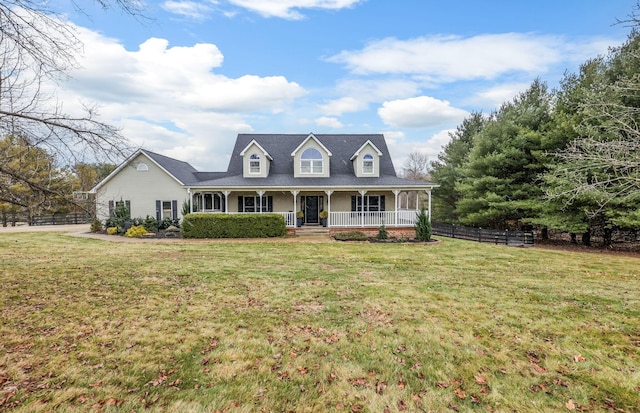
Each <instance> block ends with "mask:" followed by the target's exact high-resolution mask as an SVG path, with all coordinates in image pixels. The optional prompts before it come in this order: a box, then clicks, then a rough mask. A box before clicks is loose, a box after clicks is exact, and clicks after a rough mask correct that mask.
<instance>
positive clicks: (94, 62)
mask: <svg viewBox="0 0 640 413" xmlns="http://www.w3.org/2000/svg"><path fill="white" fill-rule="evenodd" d="M55 3H56V6H55V7H58V8H59V9H58V11H59V12H61V13H62V14H63V15H64V16H65V18H66V19H67V20H68V21H69V22H71V23H72V24H73V25H75V26H76V28H77V30H78V34H79V37H80V38H81V39H82V40H83V42H84V54H83V56H82V57H81V58H80V59H79V61H80V63H81V67H80V68H78V69H76V70H74V71H73V72H72V73H71V78H70V79H69V80H67V81H66V82H65V83H63V84H62V85H61V87H62V89H61V90H60V92H59V97H60V99H61V100H62V101H63V102H64V105H65V109H66V110H68V111H71V112H73V111H74V110H75V109H77V108H78V107H80V105H81V104H97V105H98V106H99V112H100V114H101V116H102V120H103V121H106V122H109V123H112V124H114V125H116V126H119V127H121V128H122V132H123V134H124V135H125V136H126V137H127V138H128V139H130V140H131V141H132V142H133V143H134V144H135V145H137V146H142V147H144V148H146V149H149V150H152V151H155V152H159V153H162V154H165V155H168V156H172V157H176V158H178V159H181V160H184V161H187V162H190V163H191V164H192V165H194V166H195V167H196V168H198V169H200V170H209V171H219V170H225V169H226V167H227V163H228V159H229V155H230V152H231V150H232V147H233V143H234V141H235V137H236V135H237V134H238V133H308V132H314V133H384V135H385V137H386V138H387V142H388V144H389V149H390V151H391V156H392V157H393V160H394V164H395V166H396V169H401V168H402V165H403V163H404V162H405V160H406V157H407V156H408V154H409V153H411V152H413V151H419V152H423V153H426V154H427V155H428V156H429V158H430V159H435V157H436V156H437V154H438V153H439V151H440V149H441V147H442V145H444V144H446V143H447V141H448V136H449V135H448V134H449V132H450V131H451V130H453V129H455V127H456V126H457V125H459V124H460V123H461V121H462V120H463V119H464V118H465V117H466V116H468V115H469V113H470V112H472V111H482V112H484V113H490V112H491V111H493V110H494V109H496V108H497V107H498V106H499V105H500V103H502V102H505V101H508V100H511V99H512V98H513V97H514V96H515V95H516V94H517V93H518V92H520V91H522V90H524V89H526V88H527V87H528V86H529V85H530V84H531V82H532V81H533V80H534V79H535V78H537V77H539V78H541V79H542V80H544V81H546V82H547V83H548V85H549V86H550V87H556V86H557V85H558V82H559V80H560V79H561V78H562V76H563V73H565V71H569V72H574V73H575V72H577V71H578V68H579V65H580V64H581V63H583V62H585V61H586V60H587V59H589V58H592V57H596V56H597V55H599V54H605V53H606V52H607V48H608V47H610V46H617V45H620V44H621V43H622V42H624V40H625V38H626V36H627V34H628V32H629V29H628V28H627V27H624V26H623V25H614V23H615V21H616V18H618V19H624V18H626V17H627V16H628V15H629V14H630V13H631V12H632V10H633V7H634V6H635V4H636V1H635V0H606V1H604V0H555V1H549V0H537V1H535V2H534V1H514V0H502V1H498V0H484V1H479V0H475V1H474V0H449V1H442V0H439V1H432V0H397V1H390V0H191V1H182V0H145V4H146V6H145V19H138V20H136V19H134V18H133V17H131V16H128V15H125V14H123V13H122V12H121V11H119V10H116V9H112V10H110V11H106V12H105V11H103V10H102V9H100V8H97V7H96V8H93V6H91V5H89V6H86V8H85V9H84V13H83V12H79V11H78V10H76V9H75V8H74V6H73V2H72V0H59V1H57V2H55ZM82 3H83V4H84V3H85V2H82ZM83 7H85V6H83Z"/></svg>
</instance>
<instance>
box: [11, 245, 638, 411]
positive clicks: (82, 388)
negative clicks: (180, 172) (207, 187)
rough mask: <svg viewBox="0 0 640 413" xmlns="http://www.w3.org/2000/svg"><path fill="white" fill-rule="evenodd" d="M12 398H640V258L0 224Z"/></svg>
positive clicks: (283, 403) (359, 407)
mask: <svg viewBox="0 0 640 413" xmlns="http://www.w3.org/2000/svg"><path fill="white" fill-rule="evenodd" d="M0 285H1V286H2V288H1V289H0V310H1V313H0V314H1V316H0V321H1V324H0V411H2V410H9V411H22V412H46V411H114V412H115V411H123V412H129V411H141V410H144V411H148V412H156V411H158V412H160V411H162V412H164V411H169V412H214V411H221V412H222V411H228V412H254V411H267V412H271V411H273V412H281V411H282V412H289V411H294V412H306V411H308V412H320V411H342V412H359V411H363V412H364V411H370V412H385V411H390V412H395V411H403V410H404V411H438V412H440V411H469V410H477V411H501V412H504V411H509V412H510V411H519V412H525V411H532V412H534V411H535V412H543V411H549V412H551V411H571V410H575V411H602V410H610V411H628V412H632V411H640V259H637V258H631V257H624V256H614V255H605V254H587V253H579V252H564V251H551V250H544V249H538V248H529V249H518V248H509V247H503V246H493V245H480V244H476V243H472V242H465V241H456V240H449V239H443V240H442V242H441V243H439V244H437V245H428V246H424V245H398V244H366V243H355V244H345V243H337V242H333V243H328V242H327V243H299V242H285V241H277V242H268V241H255V242H253V241H241V242H225V241H215V242H202V241H200V242H186V241H179V240H176V242H175V243H113V242H105V241H99V240H91V239H80V238H73V237H69V236H65V235H61V234H47V233H35V234H2V235H0Z"/></svg>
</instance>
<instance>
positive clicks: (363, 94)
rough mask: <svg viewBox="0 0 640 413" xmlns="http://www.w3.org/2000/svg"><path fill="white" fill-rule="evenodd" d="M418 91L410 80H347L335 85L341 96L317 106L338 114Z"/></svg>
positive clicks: (326, 113) (325, 112) (322, 109)
mask: <svg viewBox="0 0 640 413" xmlns="http://www.w3.org/2000/svg"><path fill="white" fill-rule="evenodd" d="M418 91H419V88H418V85H417V83H416V82H413V81H410V80H401V79H383V80H347V81H342V82H340V83H338V85H337V87H336V93H337V94H339V95H342V97H340V98H337V99H333V100H330V101H328V102H327V103H325V104H323V105H320V106H319V108H320V110H321V111H322V113H324V114H325V115H332V116H340V115H342V114H343V113H350V112H359V111H362V110H366V109H367V108H368V107H369V104H370V103H378V102H382V101H384V100H389V99H398V98H402V97H405V96H412V95H415V94H416V93H418Z"/></svg>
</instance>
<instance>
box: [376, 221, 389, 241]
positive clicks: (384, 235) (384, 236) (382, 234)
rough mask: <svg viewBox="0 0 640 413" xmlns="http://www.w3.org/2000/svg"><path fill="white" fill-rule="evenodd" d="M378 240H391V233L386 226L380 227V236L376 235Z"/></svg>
mask: <svg viewBox="0 0 640 413" xmlns="http://www.w3.org/2000/svg"><path fill="white" fill-rule="evenodd" d="M376 238H378V239H389V233H388V232H387V229H386V228H385V226H384V224H382V225H380V228H378V235H376Z"/></svg>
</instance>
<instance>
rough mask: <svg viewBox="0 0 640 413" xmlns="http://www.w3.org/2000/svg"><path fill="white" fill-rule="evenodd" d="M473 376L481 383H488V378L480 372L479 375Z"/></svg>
mask: <svg viewBox="0 0 640 413" xmlns="http://www.w3.org/2000/svg"><path fill="white" fill-rule="evenodd" d="M473 378H474V379H475V381H476V383H478V384H480V385H485V384H487V379H486V378H485V377H484V376H481V375H479V374H478V375H477V376H473Z"/></svg>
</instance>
